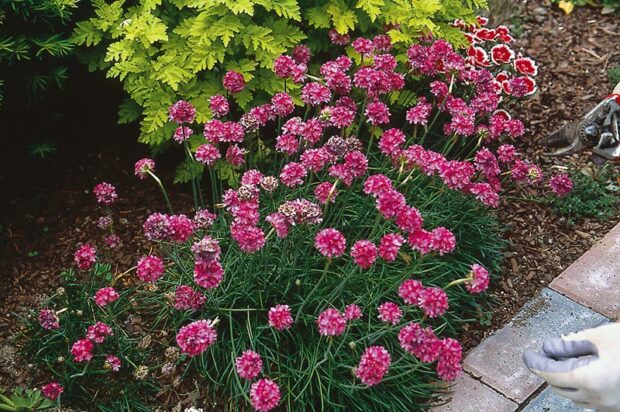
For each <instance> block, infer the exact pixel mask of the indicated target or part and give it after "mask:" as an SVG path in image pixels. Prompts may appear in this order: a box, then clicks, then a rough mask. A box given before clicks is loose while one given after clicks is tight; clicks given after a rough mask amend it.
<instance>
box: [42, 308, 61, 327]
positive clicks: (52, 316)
mask: <svg viewBox="0 0 620 412" xmlns="http://www.w3.org/2000/svg"><path fill="white" fill-rule="evenodd" d="M39 324H40V325H41V327H42V328H43V329H47V330H53V329H58V328H60V320H59V319H58V315H56V312H54V311H53V310H52V309H49V308H42V309H41V310H39Z"/></svg>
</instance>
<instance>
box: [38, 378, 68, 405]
mask: <svg viewBox="0 0 620 412" xmlns="http://www.w3.org/2000/svg"><path fill="white" fill-rule="evenodd" d="M63 392H64V389H63V387H62V386H60V384H59V383H58V382H56V381H52V382H50V383H47V384H45V385H43V386H42V387H41V393H42V394H43V396H45V397H46V398H47V399H50V400H52V401H55V400H56V399H58V397H59V396H60V395H61V394H62V393H63Z"/></svg>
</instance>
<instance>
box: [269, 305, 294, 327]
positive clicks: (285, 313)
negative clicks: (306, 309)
mask: <svg viewBox="0 0 620 412" xmlns="http://www.w3.org/2000/svg"><path fill="white" fill-rule="evenodd" d="M268 317H269V326H271V327H272V328H276V329H277V330H285V329H288V328H290V327H291V326H292V325H293V317H292V316H291V308H289V306H288V305H276V306H274V307H272V308H271V309H269V314H268Z"/></svg>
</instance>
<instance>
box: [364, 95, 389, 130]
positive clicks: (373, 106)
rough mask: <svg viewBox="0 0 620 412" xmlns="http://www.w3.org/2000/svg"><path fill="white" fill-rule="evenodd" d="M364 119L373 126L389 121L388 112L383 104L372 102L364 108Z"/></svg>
mask: <svg viewBox="0 0 620 412" xmlns="http://www.w3.org/2000/svg"><path fill="white" fill-rule="evenodd" d="M365 114H366V117H367V118H368V122H369V123H370V124H372V125H373V126H376V125H379V124H386V123H388V122H389V121H390V110H389V109H388V107H387V105H386V104H385V103H383V102H379V101H377V102H373V103H369V104H368V106H366V112H365Z"/></svg>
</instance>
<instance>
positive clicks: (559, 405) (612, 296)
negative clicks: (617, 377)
mask: <svg viewBox="0 0 620 412" xmlns="http://www.w3.org/2000/svg"><path fill="white" fill-rule="evenodd" d="M619 318H620V224H618V225H617V226H616V227H615V228H614V229H612V230H611V231H610V232H609V233H608V234H607V235H606V236H605V238H604V239H603V240H601V241H600V242H598V243H597V244H596V245H594V247H592V249H590V250H589V251H588V252H586V253H585V254H584V255H583V256H582V257H580V258H579V259H578V260H577V261H576V262H574V263H573V264H572V265H571V266H570V267H569V268H567V269H566V270H565V271H564V272H562V274H560V275H559V276H558V277H557V278H555V279H554V280H553V282H551V284H550V285H549V287H548V288H545V289H543V290H542V292H541V293H540V294H539V295H538V296H536V297H535V298H534V299H532V300H531V301H529V302H528V303H527V304H526V305H525V306H524V307H523V308H522V309H521V310H520V311H519V313H517V314H516V315H515V317H514V318H513V319H512V321H511V322H510V323H508V324H507V325H505V326H504V327H503V328H501V329H500V330H498V331H497V332H495V333H494V334H493V335H491V336H489V337H488V338H486V339H485V340H484V341H482V342H481V343H480V345H478V346H477V347H476V348H474V349H473V350H471V351H470V352H469V354H468V355H467V357H466V358H465V360H464V362H463V369H464V370H465V372H464V373H463V376H461V377H460V378H459V379H458V380H457V381H456V382H455V384H454V386H453V387H452V388H451V392H450V393H449V394H447V395H446V396H445V397H444V401H446V403H445V404H443V405H440V406H437V407H434V408H432V411H433V412H448V411H454V412H469V411H471V412H474V411H475V412H482V411H493V412H512V411H527V412H560V411H561V412H577V411H584V409H581V408H577V407H575V406H574V405H573V404H572V402H570V401H568V400H566V399H564V398H560V397H558V396H556V395H555V394H554V393H553V391H551V389H549V388H547V387H546V384H545V382H544V381H543V380H542V379H540V378H538V377H537V376H536V375H534V374H532V373H530V372H529V371H528V370H527V368H526V367H525V365H524V364H523V362H522V361H521V354H522V353H523V351H525V350H528V349H532V350H538V349H540V348H541V346H542V343H543V341H544V340H546V339H547V338H550V337H553V336H560V335H563V334H567V333H570V332H577V331H579V330H582V329H586V328H590V327H594V326H598V325H600V324H603V323H606V322H609V321H610V320H613V321H615V320H618V319H619Z"/></svg>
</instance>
